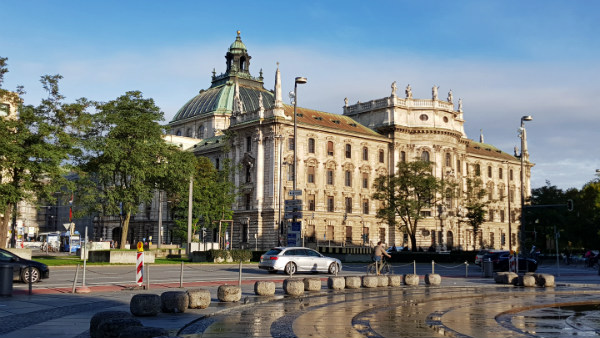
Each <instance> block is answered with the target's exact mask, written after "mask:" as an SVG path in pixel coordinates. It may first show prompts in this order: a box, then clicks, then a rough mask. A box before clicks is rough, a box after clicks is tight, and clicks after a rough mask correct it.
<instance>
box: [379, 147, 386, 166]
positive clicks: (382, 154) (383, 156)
mask: <svg viewBox="0 0 600 338" xmlns="http://www.w3.org/2000/svg"><path fill="white" fill-rule="evenodd" d="M383 162H385V153H384V151H383V149H380V150H379V163H383Z"/></svg>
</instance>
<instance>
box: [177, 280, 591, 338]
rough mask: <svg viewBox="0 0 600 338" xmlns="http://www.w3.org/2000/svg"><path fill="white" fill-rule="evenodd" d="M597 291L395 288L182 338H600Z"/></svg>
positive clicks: (197, 330) (309, 298)
mask: <svg viewBox="0 0 600 338" xmlns="http://www.w3.org/2000/svg"><path fill="white" fill-rule="evenodd" d="M598 304H600V290H592V289H588V290H581V289H578V290H573V289H568V288H562V289H561V288H556V289H543V288H534V289H529V288H515V287H478V288H473V287H400V288H377V289H358V290H344V291H335V292H334V291H324V292H317V293H307V294H306V295H305V296H304V297H283V298H278V299H274V300H273V301H270V302H262V303H257V304H254V305H252V306H247V307H243V308H242V309H239V308H234V309H232V310H231V311H227V312H224V313H221V314H216V315H214V316H211V317H206V318H202V319H200V320H198V321H196V322H194V323H192V324H191V325H189V326H187V327H186V328H184V329H183V330H182V331H181V332H180V333H179V334H180V335H186V337H277V338H284V337H297V338H303V337H311V338H314V337H444V336H452V337H492V338H494V337H498V338H500V337H502V338H505V337H572V336H584V337H585V336H588V337H590V336H598V334H599V333H598V332H600V306H599V305H598Z"/></svg>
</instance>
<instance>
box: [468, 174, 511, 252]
mask: <svg viewBox="0 0 600 338" xmlns="http://www.w3.org/2000/svg"><path fill="white" fill-rule="evenodd" d="M466 188H467V189H466V191H465V209H466V210H467V213H466V215H465V222H466V223H467V224H468V225H469V226H471V228H472V229H473V243H476V242H477V234H478V233H479V231H480V228H481V225H482V224H483V222H485V215H486V214H487V211H486V208H487V205H488V204H489V203H490V202H491V201H485V200H484V197H485V195H486V193H487V192H486V190H485V189H484V188H483V182H482V181H481V179H480V178H479V177H468V178H467V186H466ZM508 217H510V215H509V216H508ZM509 240H510V239H509ZM474 245H475V244H474Z"/></svg>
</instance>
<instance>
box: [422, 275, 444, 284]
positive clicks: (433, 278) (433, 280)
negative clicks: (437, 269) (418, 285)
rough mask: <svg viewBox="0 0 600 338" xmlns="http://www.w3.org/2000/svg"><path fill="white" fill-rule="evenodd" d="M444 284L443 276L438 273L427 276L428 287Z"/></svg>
mask: <svg viewBox="0 0 600 338" xmlns="http://www.w3.org/2000/svg"><path fill="white" fill-rule="evenodd" d="M441 283H442V276H440V275H438V274H437V273H428V274H426V275H425V284H427V285H440V284H441Z"/></svg>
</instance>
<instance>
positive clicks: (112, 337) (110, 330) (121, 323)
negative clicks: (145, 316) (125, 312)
mask: <svg viewBox="0 0 600 338" xmlns="http://www.w3.org/2000/svg"><path fill="white" fill-rule="evenodd" d="M131 327H142V323H141V322H140V321H139V320H138V319H136V318H132V317H130V318H126V317H124V318H112V319H108V320H105V321H103V322H101V323H100V325H98V329H97V330H98V333H99V334H100V335H99V336H98V337H102V338H118V337H120V334H121V332H123V331H124V330H125V329H127V328H131Z"/></svg>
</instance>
